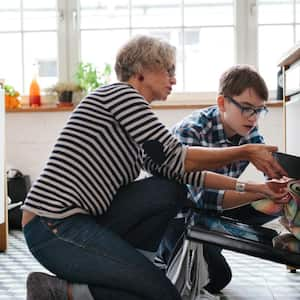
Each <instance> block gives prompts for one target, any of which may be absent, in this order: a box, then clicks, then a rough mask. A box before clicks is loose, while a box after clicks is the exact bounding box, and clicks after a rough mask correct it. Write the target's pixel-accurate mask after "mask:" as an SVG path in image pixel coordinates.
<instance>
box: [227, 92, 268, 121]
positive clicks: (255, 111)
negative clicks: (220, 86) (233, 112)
mask: <svg viewBox="0 0 300 300" xmlns="http://www.w3.org/2000/svg"><path fill="white" fill-rule="evenodd" d="M224 97H225V98H226V99H228V100H229V101H230V102H232V103H233V104H234V105H235V106H236V107H238V108H239V109H240V111H241V113H242V116H243V117H245V118H251V117H252V116H254V115H256V116H257V118H259V117H264V116H265V115H266V114H267V113H268V109H267V108H266V107H265V106H263V107H259V108H253V107H249V106H243V105H241V104H240V103H239V102H237V101H236V100H234V99H233V98H232V97H230V96H224Z"/></svg>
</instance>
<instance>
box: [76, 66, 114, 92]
mask: <svg viewBox="0 0 300 300" xmlns="http://www.w3.org/2000/svg"><path fill="white" fill-rule="evenodd" d="M110 75H111V66H110V64H105V67H104V69H103V70H102V71H99V70H98V69H97V67H96V66H95V65H94V64H93V63H89V62H87V63H84V62H81V63H79V64H78V66H77V70H76V73H75V80H76V82H77V84H78V85H79V86H80V87H81V88H82V90H84V91H85V92H90V91H92V90H95V89H96V88H98V87H100V86H102V85H105V84H108V82H109V81H110Z"/></svg>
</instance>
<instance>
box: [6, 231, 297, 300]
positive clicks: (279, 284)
mask: <svg viewBox="0 0 300 300" xmlns="http://www.w3.org/2000/svg"><path fill="white" fill-rule="evenodd" d="M224 254H225V256H226V257H227V259H228V262H229V264H230V265H231V267H232V272H233V279H232V282H231V283H230V284H229V285H228V287H226V288H225V289H224V290H223V296H222V299H224V300H225V299H226V300H254V299H255V300H283V299H284V300H300V271H298V272H297V273H290V272H288V271H287V269H286V267H285V266H283V265H280V264H275V263H272V262H268V261H265V260H261V259H256V258H253V257H250V256H246V255H241V254H237V253H235V252H229V251H224ZM32 271H44V269H43V267H42V266H40V265H39V264H38V263H37V262H36V260H35V259H34V258H33V257H32V256H31V254H30V253H29V251H28V250H27V247H26V245H25V243H24V238H23V234H22V232H20V231H11V232H10V235H9V248H8V251H7V252H6V253H0V300H24V299H25V298H26V296H25V295H26V291H25V283H26V277H27V274H28V273H29V272H32Z"/></svg>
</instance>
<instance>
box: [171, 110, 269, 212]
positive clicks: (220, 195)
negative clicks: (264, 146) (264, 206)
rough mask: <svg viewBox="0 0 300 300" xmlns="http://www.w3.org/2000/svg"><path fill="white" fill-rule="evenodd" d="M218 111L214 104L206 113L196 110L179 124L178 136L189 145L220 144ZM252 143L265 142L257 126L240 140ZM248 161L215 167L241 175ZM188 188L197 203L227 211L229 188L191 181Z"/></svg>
mask: <svg viewBox="0 0 300 300" xmlns="http://www.w3.org/2000/svg"><path fill="white" fill-rule="evenodd" d="M215 112H216V109H213V108H211V109H208V110H206V111H205V112H204V113H202V111H198V112H197V111H196V112H195V113H193V114H192V115H190V116H188V117H187V118H185V119H184V120H183V121H182V122H180V123H179V124H177V125H175V127H174V128H173V129H172V132H173V134H175V135H176V136H177V138H178V139H179V141H180V142H181V143H183V144H186V145H190V146H203V147H220V145H219V144H218V142H219V141H218V138H217V137H218V134H216V133H217V131H218V130H219V127H220V126H218V123H217V122H216V118H215V117H214V114H215ZM211 120H214V121H213V122H214V123H215V124H214V125H212V122H211ZM222 128H223V127H222ZM248 143H258V144H261V143H264V140H263V137H262V136H261V135H260V134H259V133H258V130H257V128H254V129H253V130H252V131H251V132H250V134H249V135H248V136H246V137H242V138H241V139H240V143H239V144H240V145H241V144H248ZM224 146H232V145H230V144H228V145H226V144H222V147H224ZM248 164H249V162H248V161H239V162H235V163H232V164H230V165H227V166H225V167H224V168H220V169H217V170H214V171H215V172H217V173H219V174H223V175H227V176H231V177H235V178H238V177H239V176H240V175H241V174H242V173H243V171H244V170H245V169H246V167H247V166H248ZM188 188H189V192H190V198H191V199H192V200H193V201H194V202H195V203H196V205H197V207H198V208H201V209H206V210H213V211H219V212H222V211H223V199H224V193H225V191H223V190H214V189H203V188H199V187H195V186H192V185H188Z"/></svg>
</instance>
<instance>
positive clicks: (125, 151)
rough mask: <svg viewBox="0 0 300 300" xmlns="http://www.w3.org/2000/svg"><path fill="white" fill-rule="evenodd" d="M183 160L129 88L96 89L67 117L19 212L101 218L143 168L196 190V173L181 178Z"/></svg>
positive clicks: (174, 142) (181, 148) (198, 174)
mask: <svg viewBox="0 0 300 300" xmlns="http://www.w3.org/2000/svg"><path fill="white" fill-rule="evenodd" d="M185 154H186V148H185V147H184V146H183V145H181V144H180V143H179V142H178V140H177V139H176V138H175V137H174V136H172V135H171V133H170V132H169V130H168V129H167V128H166V127H165V126H164V125H163V124H162V123H161V122H160V121H159V120H158V119H157V117H156V116H155V114H154V113H153V112H152V111H151V108H150V106H149V103H148V102H146V101H145V100H144V98H143V97H142V96H141V95H140V94H139V93H138V92H137V91H136V90H135V89H134V88H132V87H131V86H130V85H128V84H125V83H115V84H112V85H108V86H105V87H102V88H99V89H97V90H96V91H94V92H92V93H91V94H90V95H88V96H87V97H86V98H85V99H83V100H82V101H81V103H80V104H79V105H78V106H77V108H76V109H75V110H74V112H73V113H72V114H71V116H70V118H69V120H68V121H67V123H66V125H65V127H64V128H63V129H62V131H61V133H60V135H59V137H58V139H57V142H56V144H55V145H54V148H53V150H52V152H51V155H50V157H49V160H48V161H47V163H46V166H45V168H44V170H43V171H42V173H41V175H40V176H39V177H38V179H37V180H36V181H35V183H34V185H33V186H32V188H31V190H30V192H29V194H28V196H27V198H26V200H25V204H24V205H23V209H26V210H29V211H32V212H34V213H35V214H37V215H41V216H47V217H52V218H64V217H67V216H70V215H73V214H76V213H85V214H91V215H95V216H97V215H101V214H103V213H104V212H105V211H106V210H107V208H108V207H109V206H110V203H111V201H112V199H113V197H114V195H115V194H116V192H117V191H118V189H119V188H120V187H122V186H124V185H127V184H128V183H130V182H133V181H134V180H135V179H136V178H137V177H138V175H139V173H140V171H141V169H143V168H144V169H145V170H147V171H148V172H150V173H152V174H158V175H163V176H165V177H168V178H170V179H174V180H176V181H178V182H181V183H188V184H192V185H196V186H199V185H201V172H191V173H185V172H184V165H183V162H184V159H185Z"/></svg>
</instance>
